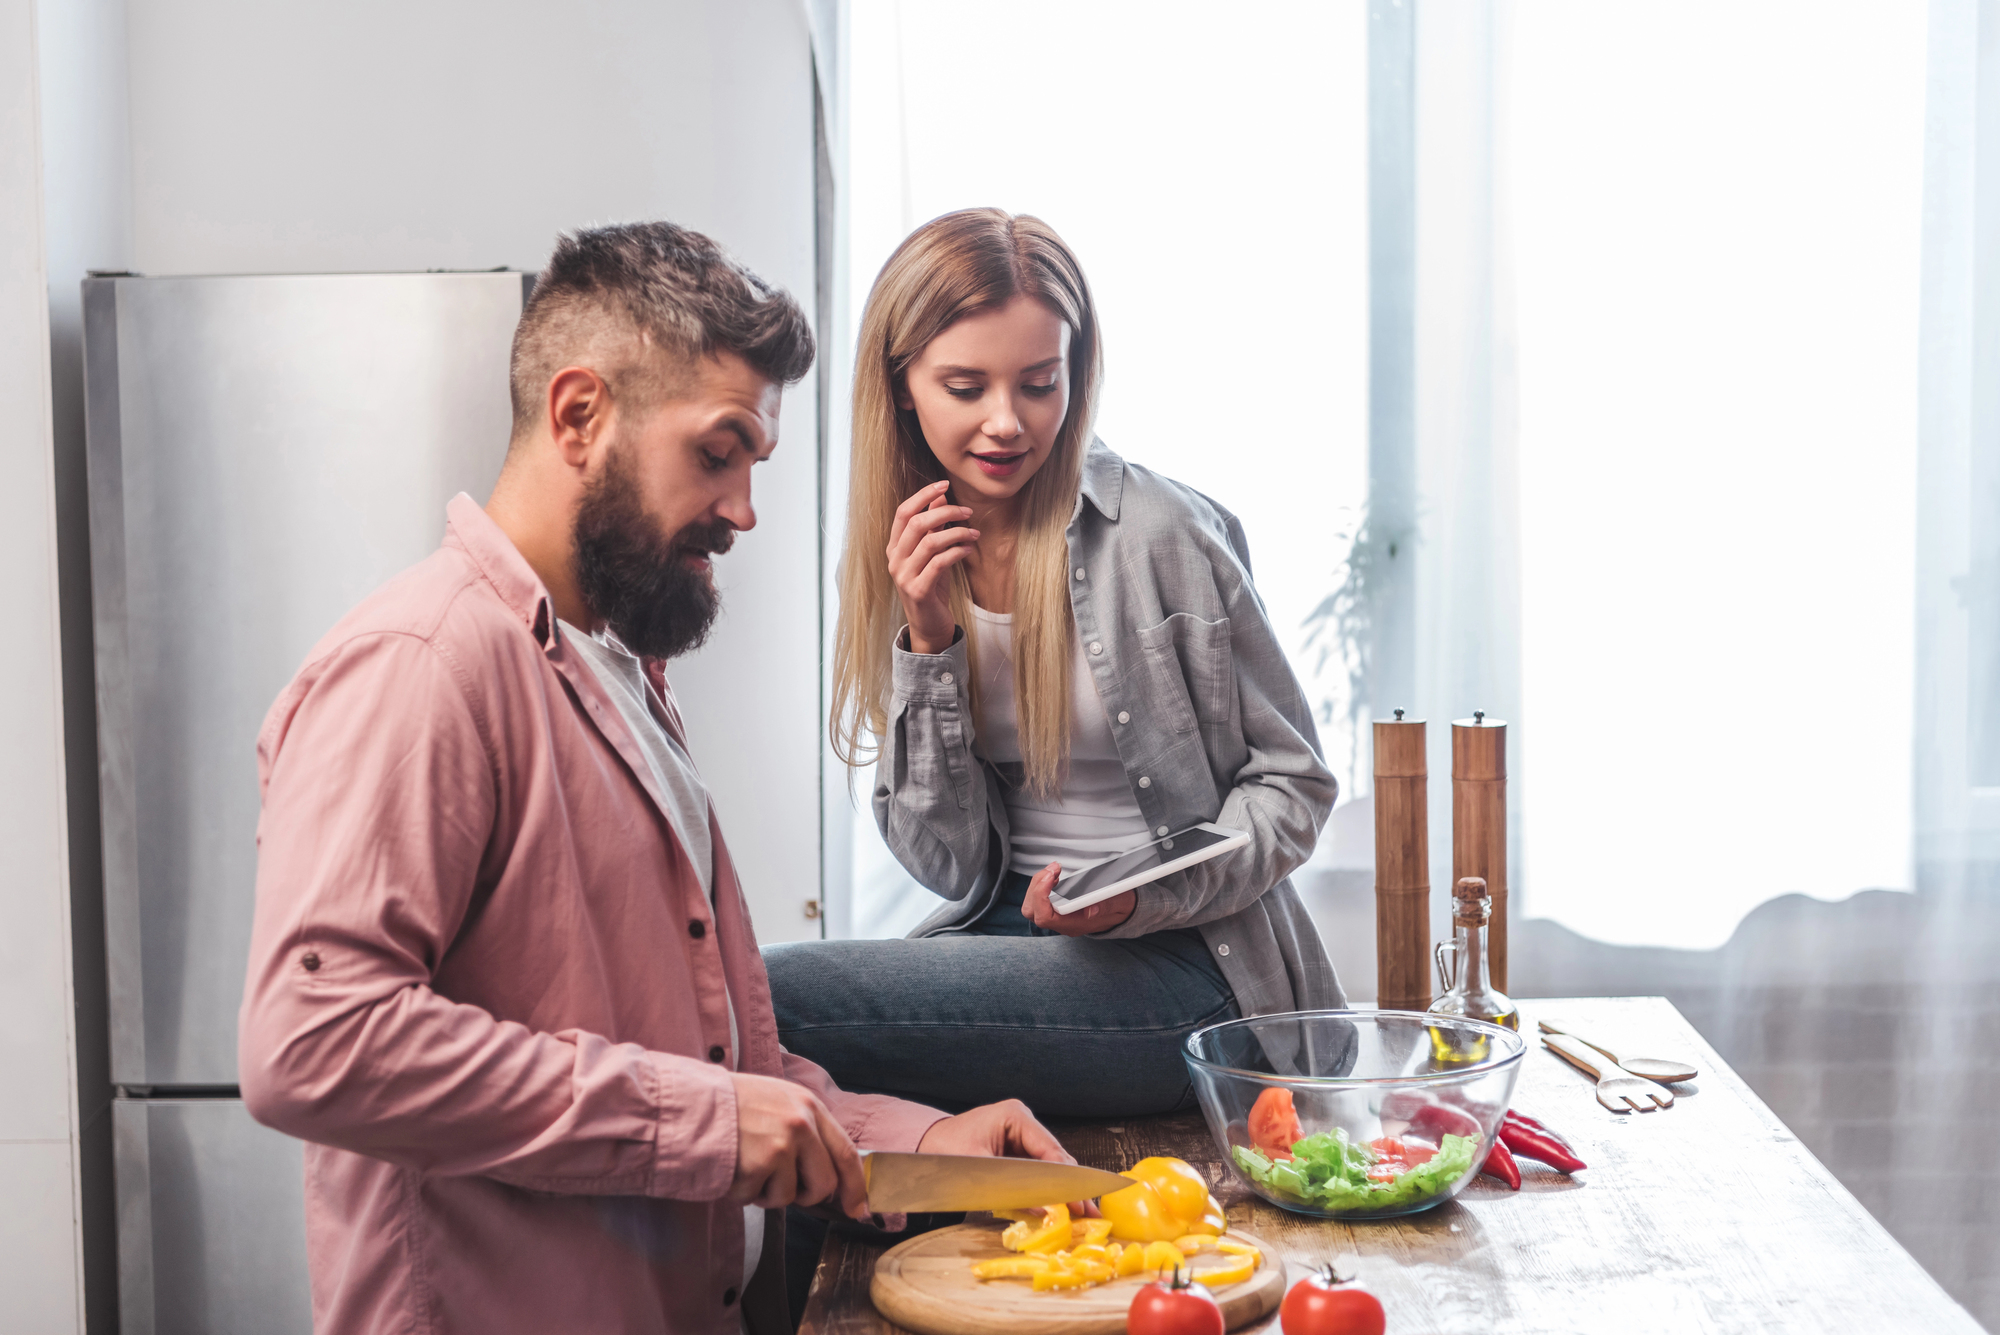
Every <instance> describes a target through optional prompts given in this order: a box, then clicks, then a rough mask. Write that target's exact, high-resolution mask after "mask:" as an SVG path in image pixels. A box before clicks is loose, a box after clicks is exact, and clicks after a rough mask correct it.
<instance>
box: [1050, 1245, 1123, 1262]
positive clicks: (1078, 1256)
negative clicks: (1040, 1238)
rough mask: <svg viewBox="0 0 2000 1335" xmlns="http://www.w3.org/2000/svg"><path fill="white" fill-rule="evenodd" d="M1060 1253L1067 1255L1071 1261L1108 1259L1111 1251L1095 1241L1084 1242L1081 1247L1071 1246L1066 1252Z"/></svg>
mask: <svg viewBox="0 0 2000 1335" xmlns="http://www.w3.org/2000/svg"><path fill="white" fill-rule="evenodd" d="M1061 1254H1062V1255H1065V1256H1067V1257H1069V1259H1070V1260H1072V1261H1108V1260H1110V1259H1111V1253H1110V1252H1109V1251H1108V1250H1106V1249H1105V1248H1104V1247H1103V1246H1102V1245H1101V1244H1099V1243H1095V1242H1086V1243H1084V1244H1083V1245H1082V1246H1081V1247H1072V1248H1070V1249H1069V1250H1068V1251H1067V1252H1064V1253H1061Z"/></svg>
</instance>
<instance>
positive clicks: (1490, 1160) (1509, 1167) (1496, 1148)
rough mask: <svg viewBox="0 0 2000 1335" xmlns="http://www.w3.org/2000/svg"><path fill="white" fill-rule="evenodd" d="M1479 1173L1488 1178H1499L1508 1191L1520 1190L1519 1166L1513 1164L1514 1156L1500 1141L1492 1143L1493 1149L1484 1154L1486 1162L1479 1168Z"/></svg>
mask: <svg viewBox="0 0 2000 1335" xmlns="http://www.w3.org/2000/svg"><path fill="white" fill-rule="evenodd" d="M1479 1171H1480V1172H1482V1173H1484V1174H1486V1176H1488V1177H1497V1178H1499V1179H1500V1180H1501V1181H1502V1182H1505V1183H1506V1184H1507V1190H1509V1191H1519V1190H1520V1189H1521V1165H1519V1164H1517V1163H1515V1162H1514V1156H1513V1155H1511V1154H1509V1153H1508V1152H1507V1146H1506V1144H1505V1143H1504V1142H1502V1141H1498V1140H1496V1141H1494V1142H1493V1148H1492V1149H1490V1150H1488V1151H1487V1152H1486V1162H1485V1163H1483V1164H1481V1165H1480V1166H1479Z"/></svg>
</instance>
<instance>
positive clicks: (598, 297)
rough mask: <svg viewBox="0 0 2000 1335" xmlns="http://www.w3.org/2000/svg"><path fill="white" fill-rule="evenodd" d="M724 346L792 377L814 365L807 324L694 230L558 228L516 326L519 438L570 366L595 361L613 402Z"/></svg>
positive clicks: (664, 225) (767, 372) (658, 391)
mask: <svg viewBox="0 0 2000 1335" xmlns="http://www.w3.org/2000/svg"><path fill="white" fill-rule="evenodd" d="M721 352H733V353H735V354H736V355H737V356H739V357H741V358H742V359H743V360H744V361H746V362H748V363H749V364H750V367H751V369H753V370H755V371H756V372H757V373H758V374H760V375H762V376H764V377H765V378H767V379H769V380H772V381H774V382H776V383H777V384H780V385H789V384H792V383H794V382H796V381H797V380H799V379H800V378H801V377H803V376H804V375H805V373H806V371H807V369H808V368H810V367H811V366H812V361H813V334H812V323H811V321H809V320H808V319H807V318H806V314H805V312H804V311H802V310H800V309H799V304H798V303H797V302H796V301H794V300H792V297H791V294H790V293H788V292H785V291H783V290H782V289H780V288H774V287H772V286H771V285H770V284H769V283H766V282H765V281H764V280H763V279H761V278H759V277H758V276H757V275H756V274H754V273H751V272H750V271H749V270H748V269H746V268H744V267H743V266H742V265H741V264H738V263H737V262H736V261H735V260H733V259H731V258H730V257H729V256H728V255H726V254H724V253H723V250H722V247H720V246H718V245H716V244H715V242H713V241H711V240H709V239H708V238H707V237H705V236H703V235H702V234H701V233H700V232H693V231H689V230H688V229H687V228H685V227H677V226H675V225H674V224H673V223H669V222H645V223H623V224H620V225H618V226H614V227H588V228H584V229H582V230H580V231H577V232H573V233H570V234H568V235H565V236H560V237H558V238H556V248H555V253H554V254H553V255H551V256H549V263H548V267H547V268H545V269H543V270H542V273H541V276H540V278H539V279H538V280H537V281H536V283H535V290H534V292H533V293H532V294H531V295H530V296H529V298H528V304H527V307H526V308H525V309H524V310H523V311H522V312H521V323H520V324H519V326H517V327H516V328H515V330H514V353H513V357H512V361H511V364H510V368H509V374H510V378H511V381H512V390H513V399H514V435H515V437H516V438H517V439H518V438H520V437H521V436H523V435H526V434H527V433H529V432H531V431H533V430H534V428H535V427H536V425H537V424H539V423H540V421H541V420H542V414H543V413H544V412H545V411H546V405H547V402H548V389H549V381H550V380H551V379H553V378H554V377H555V374H556V372H557V371H560V370H561V369H562V368H563V367H565V366H577V365H583V366H588V367H590V369H592V370H594V371H596V372H597V373H598V374H599V375H601V376H603V377H604V379H605V382H606V383H607V384H608V385H610V387H611V395H612V398H613V400H614V401H617V402H623V403H626V404H628V405H634V406H644V405H648V404H651V403H657V402H659V401H660V400H662V399H664V398H666V397H668V396H669V395H670V394H672V393H673V392H674V391H675V389H676V388H678V386H679V385H680V384H683V383H685V380H686V378H687V376H688V375H689V373H690V372H691V371H692V368H693V364H694V363H695V362H697V361H699V360H700V359H702V358H704V357H712V356H715V355H716V354H717V353H721ZM662 353H664V354H665V355H664V356H662V355H660V354H662Z"/></svg>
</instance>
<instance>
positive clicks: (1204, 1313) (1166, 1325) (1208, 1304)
mask: <svg viewBox="0 0 2000 1335" xmlns="http://www.w3.org/2000/svg"><path fill="white" fill-rule="evenodd" d="M1226 1329H1227V1327H1226V1325H1225V1323H1224V1322H1223V1320H1222V1308H1221V1307H1219V1306H1217V1305H1216V1301H1215V1298H1214V1296H1213V1295H1212V1294H1210V1293H1209V1291H1208V1290H1207V1289H1206V1288H1204V1287H1203V1286H1202V1285H1200V1284H1196V1283H1194V1282H1193V1281H1192V1280H1187V1279H1182V1278H1181V1274H1180V1272H1179V1271H1178V1270H1176V1271H1175V1272H1174V1278H1173V1281H1172V1283H1167V1282H1165V1281H1159V1282H1156V1283H1152V1284H1148V1285H1147V1286H1146V1287H1145V1288H1143V1289H1140V1290H1139V1292H1138V1294H1137V1295H1136V1296H1135V1297H1134V1298H1133V1299H1132V1306H1131V1309H1130V1310H1129V1311H1127V1312H1126V1313H1125V1330H1126V1332H1127V1335H1224V1332H1225V1330H1226Z"/></svg>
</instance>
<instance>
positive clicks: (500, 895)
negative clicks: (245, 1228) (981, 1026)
mask: <svg viewBox="0 0 2000 1335" xmlns="http://www.w3.org/2000/svg"><path fill="white" fill-rule="evenodd" d="M448 521H449V522H448V531H447V534H446V537H445V541H444V545H443V546H442V547H441V548H440V549H439V550H438V551H437V552H436V553H435V554H434V555H432V556H431V557H430V558H429V559H428V560H425V561H424V562H422V563H421V564H419V565H417V566H416V567H414V568H413V569H411V570H409V571H406V572H405V573H403V574H402V575H400V576H398V577H397V578H396V579H394V580H392V581H391V582H390V583H389V584H387V585H386V586H384V587H383V588H382V589H380V590H378V591H377V592H376V593H375V594H373V595H372V596H370V597H369V598H368V599H367V601H365V602H363V603H362V604H361V605H360V606H359V607H357V608H356V609H355V610H354V611H353V612H352V613H350V614H349V615H348V616H347V618H346V619H345V620H343V621H342V622H341V623H340V625H338V626H337V627H335V628H334V630H333V631H332V632H331V633H330V634H329V635H328V636H327V637H326V638H325V639H324V640H323V641H321V642H320V644H319V646H318V647H317V648H316V649H314V650H313V652H312V654H311V656H310V657H309V658H308V659H307V661H306V663H305V666H304V667H302V668H300V669H299V673H298V675H297V676H296V677H295V678H294V679H293V680H292V683H291V685H290V686H288V687H287V688H286V689H285V692H284V693H283V694H282V695H281V696H279V697H278V701H277V703H276V704H275V705H273V706H272V708H271V713H270V716H269V718H268V719H267V720H266V722H265V724H264V730H263V733H262V735H261V737H260V738H259V740H258V759H259V764H260V771H261V776H262V782H263V795H264V807H263V817H262V820H261V823H260V825H259V828H258V844H259V857H258V867H257V919H256V928H255V932H254V935H253V938H252V943H251V951H250V969H249V980H248V983H247V986H246V989H245V993H244V999H243V1014H242V1028H241V1048H240V1067H241V1076H242V1082H243V1096H244V1099H245V1100H246V1101H247V1102H248V1104H249V1107H250V1111H251V1112H252V1113H253V1114H254V1115H255V1116H256V1117H257V1118H258V1120H260V1121H262V1122H264V1123H266V1124H267V1125H270V1126H274V1127H276V1128H278V1129H279V1130H282V1131H286V1132H289V1133H290V1134H292V1135H295V1136H298V1137H300V1138H302V1139H304V1140H307V1141H309V1142H311V1143H310V1144H309V1145H308V1146H307V1148H306V1236H307V1246H308V1251H309V1260H310V1264H311V1269H312V1284H313V1316H314V1325H315V1328H316V1329H317V1330H318V1331H319V1332H321V1335H362V1333H363V1332H369V1333H371V1335H374V1333H377V1332H379V1333H381V1335H387V1333H388V1332H392V1331H393V1332H397V1333H398V1335H403V1333H405V1332H425V1333H426V1335H433V1333H434V1335H446V1333H448V1332H468V1333H471V1332H477V1333H478V1335H508V1333H509V1332H516V1331H519V1332H524V1333H526V1332H534V1333H535V1335H545V1333H546V1332H550V1331H564V1332H594V1331H603V1332H619V1333H620V1335H626V1333H628V1332H655V1331H676V1332H680V1331H712V1332H716V1333H717V1335H723V1333H724V1332H731V1333H733V1332H736V1331H737V1330H738V1329H739V1319H740V1315H741V1313H742V1311H743V1300H744V1295H743V1294H741V1293H739V1292H738V1289H739V1288H740V1287H741V1286H742V1281H743V1274H742V1271H743V1241H744V1230H743V1214H742V1209H741V1207H740V1206H738V1205H735V1204H730V1203H728V1202H725V1201H724V1200H722V1196H723V1193H724V1192H726V1191H727V1190H728V1188H729V1185H730V1182H731V1179H732V1177H733V1176H734V1173H735V1168H736V1101H735V1095H734V1091H733V1087H732V1085H731V1083H730V1079H729V1067H730V1066H731V1065H732V1064H733V1065H736V1066H737V1067H738V1068H739V1069H741V1070H743V1071H748V1072H755V1073H760V1074H765V1075H782V1076H785V1077H788V1078H790V1079H792V1080H796V1081H798V1082H799V1083H801V1084H803V1085H805V1086H807V1087H808V1088H810V1089H812V1090H813V1091H814V1092H815V1093H817V1094H818V1095H819V1096H820V1097H821V1098H822V1099H823V1100H825V1101H826V1103H827V1104H828V1106H829V1107H830V1108H831V1109H832V1111H833V1113H834V1115H835V1116H836V1117H837V1118H838V1119H839V1120H840V1122H841V1124H842V1125H843V1126H844V1127H846V1129H847V1131H848V1134H849V1135H851V1136H852V1137H853V1138H854V1140H855V1141H856V1142H857V1143H858V1144H860V1145H861V1146H863V1147H864V1148H878V1149H904V1150H908V1149H914V1148H915V1147H916V1144H917V1141H918V1140H919V1139H920V1138H921V1137H922V1135H923V1133H924V1131H925V1130H926V1129H927V1128H928V1127H929V1126H930V1125H931V1124H932V1123H933V1122H935V1121H936V1120H937V1119H938V1118H939V1117H941V1116H942V1115H943V1114H941V1113H938V1112H936V1111H934V1110H932V1109H928V1108H922V1107H919V1106H917V1105H915V1104H911V1103H905V1102H902V1101H900V1100H896V1099H888V1098H880V1097H870V1096H861V1095H849V1094H843V1093H842V1092H841V1091H840V1090H838V1089H837V1088H835V1087H834V1085H833V1083H832V1082H831V1081H830V1080H829V1079H828V1078H827V1076H826V1073H825V1072H824V1071H822V1070H820V1069H819V1068H818V1067H817V1066H814V1065H813V1064H812V1063H810V1062H807V1061H804V1060H802V1059H800V1058H798V1057H794V1056H792V1055H791V1054H789V1053H787V1052H785V1051H784V1050H783V1049H782V1048H780V1047H779V1046H778V1036H777V1030H776V1026H775V1024H774V1021H773V1019H772V1014H771V995H770V987H769V984H768V982H767V981H766V978H765V974H764V966H763V961H762V958H761V957H760V956H759V955H758V953H757V943H756V940H755V938H754V937H753V935H752V933H751V928H750V916H749V912H748V910H747V908H746V907H745V904H744V901H743V895H742V892H741V890H740V889H739V887H738V885H737V882H736V877H735V873H734V871H733V869H732V867H731V864H730V860H729V853H728V850H727V848H726V847H725V846H724V844H723V841H722V835H721V832H720V830H719V829H716V828H715V822H714V814H713V811H712V810H711V813H710V827H711V831H712V832H713V834H714V841H715V871H714V881H715V897H714V902H713V904H712V905H711V903H710V902H709V901H708V899H707V898H705V897H704V896H703V894H702V892H701V887H700V882H699V881H698V879H697V878H696V876H695V874H694V869H693V867H692V865H691V864H690V863H689V862H688V860H687V855H686V854H685V852H683V850H682V848H681V846H680V844H679V842H678V841H677V840H676V839H675V838H674V836H673V834H672V827H671V826H670V825H669V823H668V821H667V818H666V816H665V814H664V812H665V807H664V803H663V800H662V796H661V794H660V793H658V792H657V791H655V789H654V780H653V777H652V773H651V771H650V769H649V768H648V766H647V764H646V760H645V756H644V754H643V753H642V752H641V751H640V749H639V746H638V744H637V742H636V741H635V740H634V738H633V737H632V735H631V734H630V732H629V731H628V730H627V729H626V727H625V725H624V723H623V722H622V721H621V720H620V717H619V713H618V710H617V708H616V706H615V705H614V704H613V702H612V701H611V700H610V699H609V698H607V697H606V696H605V694H604V692H603V690H602V688H601V687H600V686H599V684H598V681H597V679H596V677H595V676H594V675H593V674H592V672H591V671H590V669H589V667H588V665H587V664H585V663H583V662H582V661H580V659H579V658H578V657H577V655H576V654H575V653H574V652H572V651H570V650H568V649H567V648H566V647H565V645H564V643H563V641H562V639H561V637H560V635H559V633H558V632H557V631H556V629H555V615H554V610H553V608H552V607H551V605H550V603H549V598H548V593H547V591H546V590H545V589H544V588H543V587H542V585H541V583H540V581H539V580H538V579H536V577H535V574H534V572H533V570H532V569H530V567H529V566H528V564H527V562H526V561H524V560H523V559H522V558H521V556H520V554H519V553H518V552H517V551H516V550H515V549H514V546H513V544H512V543H511V542H509V541H508V539H507V537H506V535H505V534H504V533H502V532H501V531H500V529H499V528H498V526H496V525H495V524H494V523H493V521H492V520H491V519H489V518H488V517H487V516H486V514H485V512H484V511H482V510H481V509H480V508H479V507H478V506H477V505H476V504H474V503H473V501H472V500H471V499H470V498H469V497H466V496H462V495H461V496H459V497H458V498H457V499H456V500H454V501H453V502H452V503H451V506H450V508H449V511H448ZM649 666H650V668H651V675H652V677H653V679H654V684H655V686H657V687H658V688H659V692H660V694H659V697H658V698H657V699H655V700H654V701H652V704H653V706H654V708H655V709H656V711H657V712H658V713H659V716H660V719H661V722H662V723H663V724H664V725H665V726H667V727H668V728H670V729H673V730H674V731H675V732H676V734H678V732H679V729H680V720H679V717H678V715H677V714H676V713H675V711H674V705H673V697H672V695H671V693H670V692H669V691H668V690H667V688H666V683H665V680H664V678H663V677H662V676H661V675H660V673H659V671H658V665H657V664H652V665H649ZM725 998H733V999H734V1002H735V1006H736V1010H737V1015H736V1019H737V1032H738V1035H739V1039H740V1042H741V1044H742V1051H741V1052H740V1053H731V1052H730V1050H729V1044H730V1016H729V1013H728V1009H727V1006H728V1004H729V1003H728V1002H727V1001H726V1000H725ZM767 1246H768V1247H769V1248H776V1247H777V1246H778V1238H777V1237H776V1236H775V1235H774V1236H772V1237H771V1238H769V1239H768V1240H767ZM773 1273H775V1268H765V1269H760V1271H759V1284H760V1286H762V1285H763V1283H764V1278H765V1277H766V1276H768V1275H771V1274H773ZM759 1310H768V1309H764V1308H762V1307H761V1306H760V1305H754V1304H753V1308H752V1311H753V1313H754V1312H756V1311H759Z"/></svg>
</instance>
